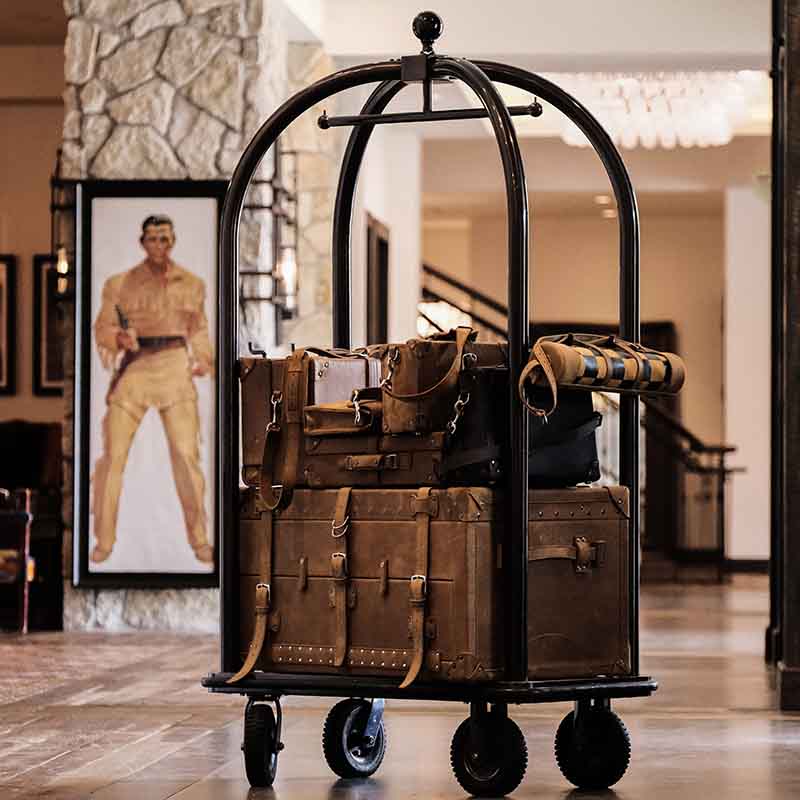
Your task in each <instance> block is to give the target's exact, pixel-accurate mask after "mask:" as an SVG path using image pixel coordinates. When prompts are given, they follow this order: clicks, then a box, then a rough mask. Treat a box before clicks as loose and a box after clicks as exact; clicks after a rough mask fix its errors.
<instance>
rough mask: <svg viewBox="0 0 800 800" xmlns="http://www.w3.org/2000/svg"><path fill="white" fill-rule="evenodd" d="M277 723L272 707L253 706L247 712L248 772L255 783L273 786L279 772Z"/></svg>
mask: <svg viewBox="0 0 800 800" xmlns="http://www.w3.org/2000/svg"><path fill="white" fill-rule="evenodd" d="M275 734H276V725H275V715H274V714H273V712H272V709H271V708H270V707H269V706H266V705H262V704H259V705H255V704H253V705H250V706H248V707H247V710H246V711H245V714H244V743H243V744H242V752H243V753H244V771H245V772H246V773H247V780H248V781H250V785H251V786H272V782H273V781H274V780H275V774H276V773H277V771H278V752H277V751H278V749H279V746H278V744H277V742H276V741H275Z"/></svg>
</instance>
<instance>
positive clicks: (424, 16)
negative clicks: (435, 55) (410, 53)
mask: <svg viewBox="0 0 800 800" xmlns="http://www.w3.org/2000/svg"><path fill="white" fill-rule="evenodd" d="M443 28H444V23H443V22H442V18H441V17H440V16H439V15H438V14H437V13H436V12H435V11H420V13H419V14H417V16H416V17H414V22H413V24H412V25H411V30H412V31H414V36H416V37H417V39H419V40H420V41H421V42H422V52H423V53H432V52H433V43H434V42H435V41H436V40H437V39H438V38H439V37H440V36H441V35H442V29H443Z"/></svg>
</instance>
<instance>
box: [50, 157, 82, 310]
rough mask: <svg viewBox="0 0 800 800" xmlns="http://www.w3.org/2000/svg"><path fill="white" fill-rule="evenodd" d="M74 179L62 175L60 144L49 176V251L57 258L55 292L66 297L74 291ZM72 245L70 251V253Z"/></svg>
mask: <svg viewBox="0 0 800 800" xmlns="http://www.w3.org/2000/svg"><path fill="white" fill-rule="evenodd" d="M75 185H76V182H75V181H69V180H64V179H63V178H62V177H61V148H59V149H58V150H57V151H56V165H55V169H54V170H53V174H52V176H51V177H50V253H51V255H53V256H54V257H55V259H56V272H57V273H58V281H57V283H56V294H57V295H58V297H59V299H67V298H70V297H72V296H73V293H74V270H73V269H71V267H70V255H72V256H73V257H74V246H75V245H74V243H75ZM70 248H72V253H70Z"/></svg>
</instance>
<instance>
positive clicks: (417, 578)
mask: <svg viewBox="0 0 800 800" xmlns="http://www.w3.org/2000/svg"><path fill="white" fill-rule="evenodd" d="M410 580H411V583H412V584H413V583H414V581H421V582H422V596H423V597H425V595H426V594H427V593H428V579H427V577H426V576H425V575H412V576H411V578H410Z"/></svg>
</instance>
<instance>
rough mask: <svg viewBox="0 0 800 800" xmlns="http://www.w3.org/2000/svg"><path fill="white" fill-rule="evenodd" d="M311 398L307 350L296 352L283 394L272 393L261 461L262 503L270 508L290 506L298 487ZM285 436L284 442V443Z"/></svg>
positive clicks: (291, 355)
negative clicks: (305, 411)
mask: <svg viewBox="0 0 800 800" xmlns="http://www.w3.org/2000/svg"><path fill="white" fill-rule="evenodd" d="M307 397H308V361H307V359H306V357H305V350H295V351H294V352H293V353H291V354H290V355H289V357H288V358H287V359H286V371H285V373H284V378H283V391H282V392H275V391H273V393H272V399H271V402H272V407H273V415H272V421H271V422H270V423H269V424H268V425H267V435H266V437H265V439H264V452H263V454H262V457H261V481H260V487H259V488H260V491H261V499H262V500H263V501H264V503H265V504H266V506H267V508H269V509H275V508H278V507H282V506H285V505H287V504H288V502H289V501H290V499H291V492H292V489H294V487H295V486H296V485H297V476H298V473H299V471H300V453H301V445H302V432H303V408H304V407H305V405H306V400H307ZM284 433H285V441H282V439H283V434H284ZM282 445H283V446H282ZM279 456H280V458H281V462H280V463H281V466H280V472H281V476H282V479H283V480H282V482H281V483H280V484H277V483H276V482H275V474H276V469H275V462H276V459H277V458H278V457H279Z"/></svg>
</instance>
